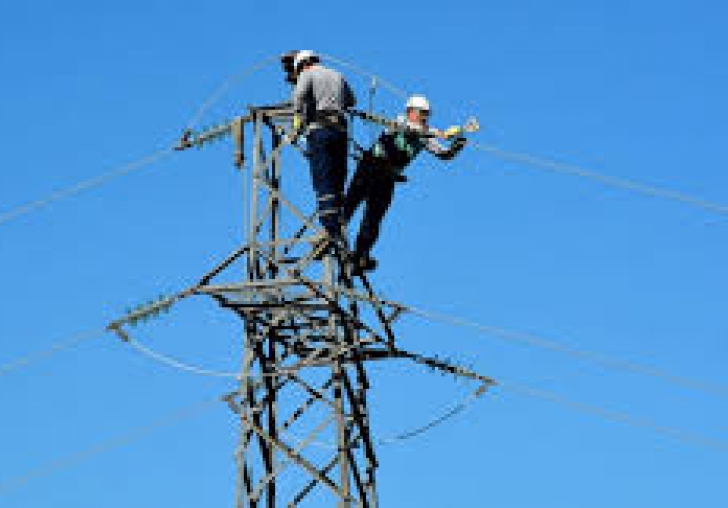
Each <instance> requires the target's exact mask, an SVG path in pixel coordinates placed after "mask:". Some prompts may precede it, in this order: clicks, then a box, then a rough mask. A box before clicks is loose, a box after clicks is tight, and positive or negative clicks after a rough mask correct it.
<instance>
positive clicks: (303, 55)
mask: <svg viewBox="0 0 728 508" xmlns="http://www.w3.org/2000/svg"><path fill="white" fill-rule="evenodd" d="M311 60H314V61H317V60H318V55H317V54H316V53H314V52H313V51H311V50H310V49H304V50H301V51H299V52H298V53H296V58H295V59H294V60H293V68H294V69H295V70H297V71H298V70H300V69H301V65H303V64H304V63H306V62H309V61H311Z"/></svg>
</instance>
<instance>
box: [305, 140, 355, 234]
mask: <svg viewBox="0 0 728 508" xmlns="http://www.w3.org/2000/svg"><path fill="white" fill-rule="evenodd" d="M307 142H308V150H307V151H308V154H307V155H308V161H309V164H310V166H311V179H312V181H313V188H314V191H315V192H316V199H317V200H318V212H319V220H320V221H321V225H322V226H323V227H324V228H325V229H326V231H327V232H328V233H329V234H330V235H331V236H333V237H336V238H338V237H340V236H341V233H342V227H343V221H342V215H341V207H342V201H343V195H344V187H345V185H346V173H347V162H348V136H347V133H346V130H344V129H341V128H332V127H327V128H318V129H313V130H311V132H309V133H308V136H307Z"/></svg>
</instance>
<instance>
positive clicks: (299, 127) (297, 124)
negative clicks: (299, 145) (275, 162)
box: [288, 113, 303, 145]
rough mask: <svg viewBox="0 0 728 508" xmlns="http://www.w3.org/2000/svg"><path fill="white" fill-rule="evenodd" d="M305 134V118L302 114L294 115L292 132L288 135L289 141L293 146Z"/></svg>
mask: <svg viewBox="0 0 728 508" xmlns="http://www.w3.org/2000/svg"><path fill="white" fill-rule="evenodd" d="M302 133H303V118H302V117H301V115H300V114H298V113H296V114H294V115H293V122H292V124H291V132H290V133H289V134H288V139H289V140H290V142H291V144H292V145H295V144H296V142H298V138H299V137H300V136H301V134H302Z"/></svg>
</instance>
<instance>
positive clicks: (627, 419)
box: [498, 380, 728, 452]
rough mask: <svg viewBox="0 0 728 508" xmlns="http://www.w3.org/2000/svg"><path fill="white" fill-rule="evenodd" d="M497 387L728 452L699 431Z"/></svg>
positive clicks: (523, 388)
mask: <svg viewBox="0 0 728 508" xmlns="http://www.w3.org/2000/svg"><path fill="white" fill-rule="evenodd" d="M498 386H500V387H501V388H503V389H504V390H507V391H511V392H514V393H518V394H520V395H524V396H527V397H531V398H534V399H540V400H544V401H547V402H552V403H555V404H558V405H560V406H563V407H567V408H569V409H572V410H574V411H578V412H580V413H584V414H588V415H591V416H597V417H599V418H602V419H605V420H609V421H613V422H618V423H624V424H627V425H629V426H631V427H637V428H642V429H647V430H650V431H652V432H654V433H656V434H660V435H663V436H666V437H669V438H672V439H674V440H677V441H681V442H683V443H687V444H691V445H698V446H702V447H704V448H711V449H713V450H718V451H721V452H728V441H726V440H724V439H716V438H713V437H709V436H706V435H703V434H699V433H697V432H691V431H686V430H683V429H680V428H677V427H668V426H665V425H661V424H659V423H656V422H654V421H652V420H647V419H644V418H638V417H635V416H633V415H631V414H629V413H625V412H618V411H612V410H610V409H606V408H604V407H602V406H598V405H595V404H588V403H584V402H579V401H575V400H573V399H569V398H567V397H564V396H562V395H559V394H557V393H554V392H551V391H548V390H543V389H540V388H534V387H531V386H527V385H524V384H519V383H511V382H503V381H502V380H499V382H498Z"/></svg>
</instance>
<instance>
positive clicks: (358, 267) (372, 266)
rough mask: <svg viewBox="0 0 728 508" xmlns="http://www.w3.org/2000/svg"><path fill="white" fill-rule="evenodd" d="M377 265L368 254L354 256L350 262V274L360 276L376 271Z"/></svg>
mask: <svg viewBox="0 0 728 508" xmlns="http://www.w3.org/2000/svg"><path fill="white" fill-rule="evenodd" d="M377 264H378V263H377V260H376V259H374V258H373V257H372V256H371V255H370V254H369V253H366V254H355V255H354V259H353V261H352V269H351V274H352V275H356V276H361V275H363V274H364V273H366V272H371V271H374V270H376V268H377Z"/></svg>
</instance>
